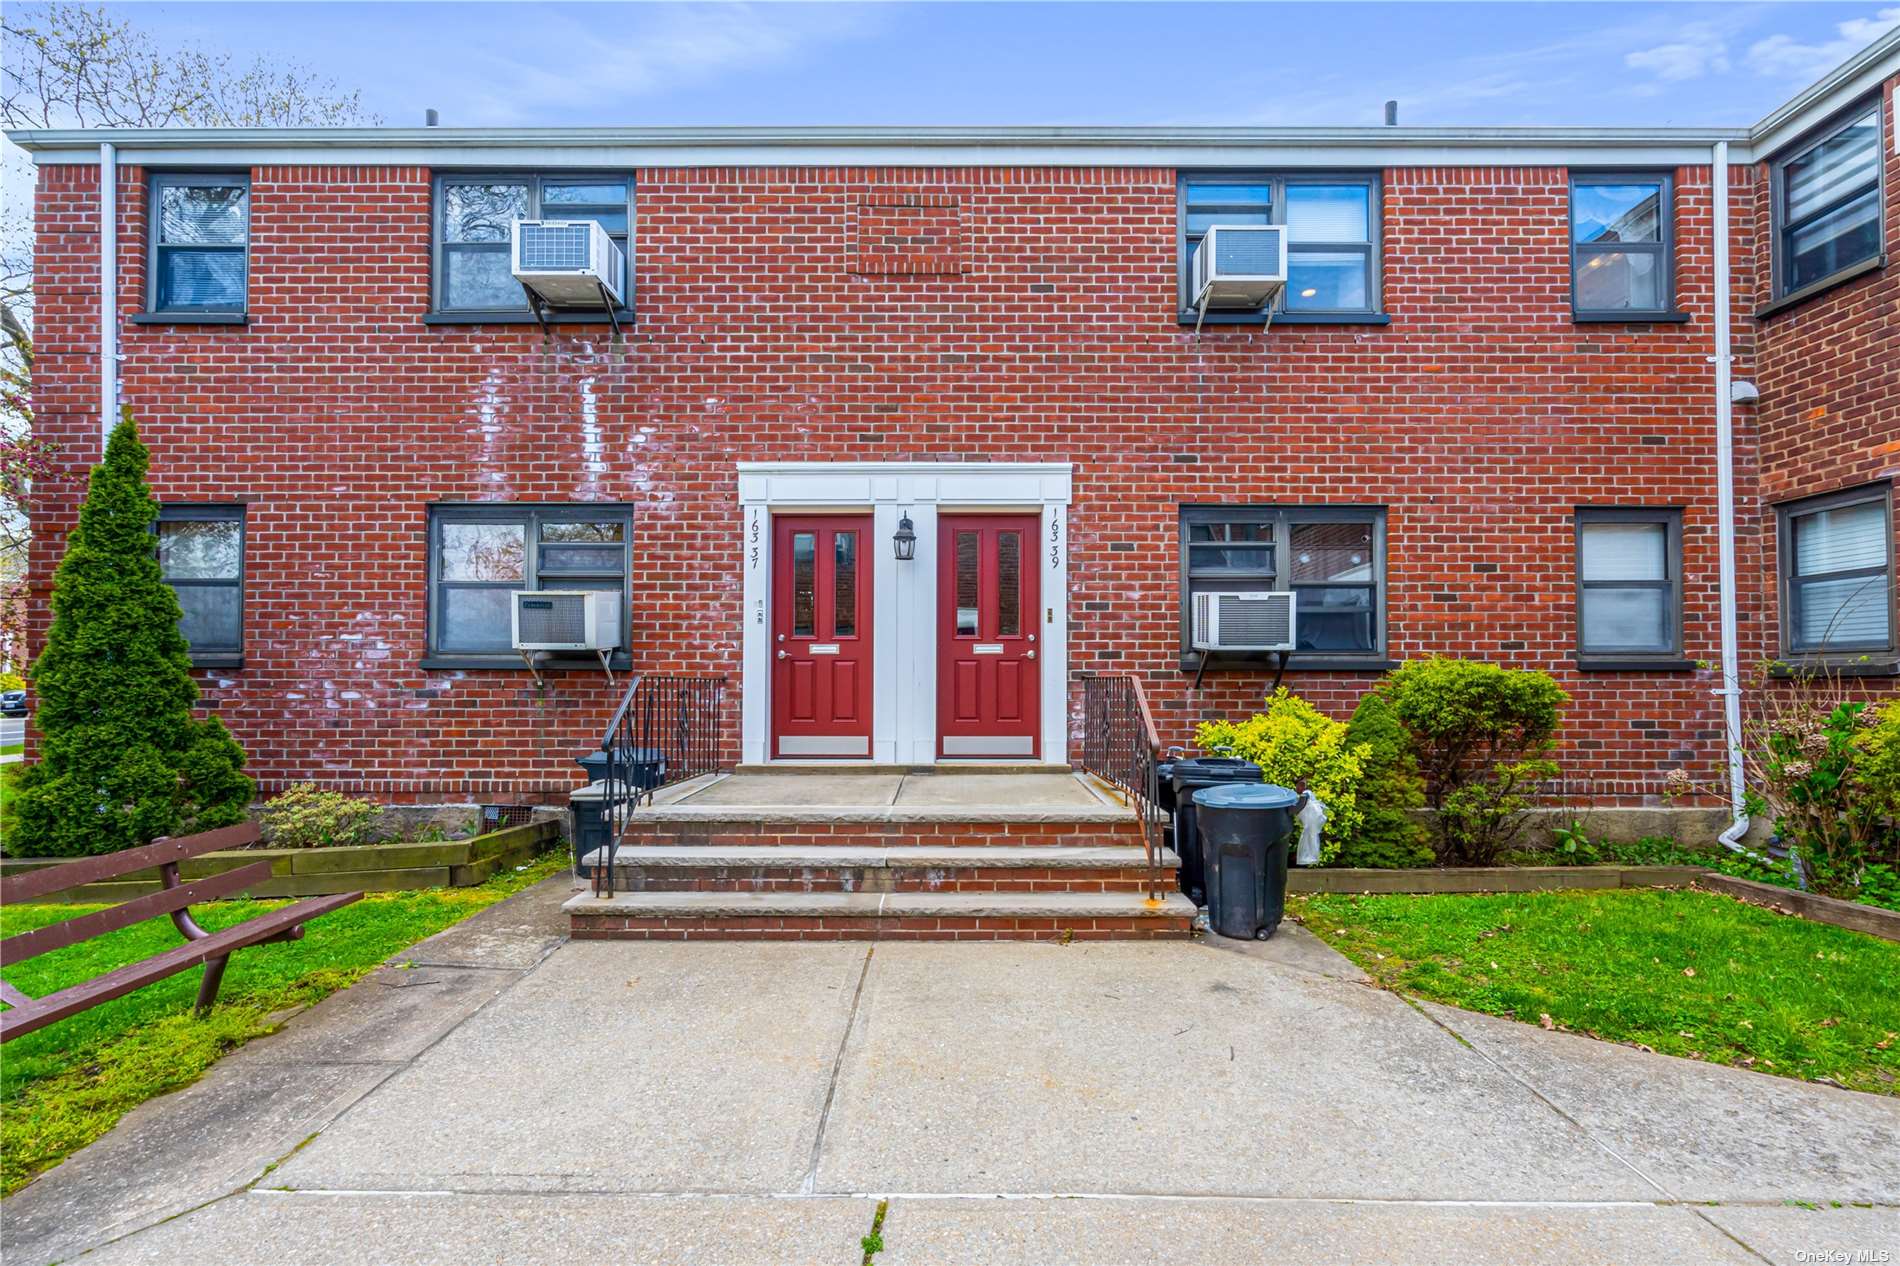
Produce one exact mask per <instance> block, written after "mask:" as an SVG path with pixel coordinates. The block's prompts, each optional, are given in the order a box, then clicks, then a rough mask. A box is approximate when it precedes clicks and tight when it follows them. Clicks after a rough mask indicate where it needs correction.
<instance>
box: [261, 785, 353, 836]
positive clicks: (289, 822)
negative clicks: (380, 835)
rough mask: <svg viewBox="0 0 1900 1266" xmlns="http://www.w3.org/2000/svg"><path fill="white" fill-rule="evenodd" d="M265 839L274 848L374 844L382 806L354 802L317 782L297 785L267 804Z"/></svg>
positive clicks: (265, 803) (263, 814) (349, 797)
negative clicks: (326, 789)
mask: <svg viewBox="0 0 1900 1266" xmlns="http://www.w3.org/2000/svg"><path fill="white" fill-rule="evenodd" d="M258 817H260V821H262V825H264V838H266V840H268V842H270V844H272V846H274V848H325V846H331V844H371V842H372V840H374V838H376V821H378V819H380V817H382V806H380V804H376V802H374V800H355V798H352V796H346V795H344V793H340V791H325V789H321V787H317V785H315V783H296V785H295V787H287V789H285V791H283V793H279V795H276V796H272V798H270V800H266V802H264V812H262V814H258Z"/></svg>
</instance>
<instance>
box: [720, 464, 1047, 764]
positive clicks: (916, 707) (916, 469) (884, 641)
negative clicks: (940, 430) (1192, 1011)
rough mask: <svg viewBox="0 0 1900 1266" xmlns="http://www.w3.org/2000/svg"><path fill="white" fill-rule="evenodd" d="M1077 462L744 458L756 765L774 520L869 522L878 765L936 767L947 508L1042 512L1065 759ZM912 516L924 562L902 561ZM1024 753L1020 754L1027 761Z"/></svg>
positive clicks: (743, 728) (763, 724)
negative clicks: (866, 518)
mask: <svg viewBox="0 0 1900 1266" xmlns="http://www.w3.org/2000/svg"><path fill="white" fill-rule="evenodd" d="M1074 469H1075V468H1074V466H1073V465H1072V464H1071V463H1069V462H740V463H739V465H738V475H739V507H740V525H741V526H740V531H741V533H742V534H743V541H742V543H741V555H742V558H743V566H744V568H745V577H744V581H745V588H744V593H745V628H744V631H743V635H742V637H741V639H740V640H741V644H742V647H743V655H742V668H741V674H740V683H739V695H740V707H739V713H740V745H741V754H742V759H743V760H744V762H745V763H746V764H748V765H762V764H765V763H766V762H767V761H768V760H769V759H770V755H771V741H770V740H771V713H772V704H771V684H770V673H771V667H772V646H771V638H772V632H771V631H772V613H771V605H770V603H771V575H772V523H771V517H772V516H773V515H774V514H799V513H805V514H813V513H854V512H855V513H867V512H868V513H869V514H870V515H871V517H872V524H871V540H870V541H869V542H868V543H867V547H868V548H869V549H870V550H871V551H872V553H871V558H872V566H873V568H874V569H875V570H874V571H873V573H872V585H871V593H872V603H873V607H874V610H873V612H872V620H871V627H872V630H873V638H872V661H871V681H872V691H871V751H870V758H871V759H872V760H873V761H876V762H878V763H880V764H898V765H930V764H935V763H936V760H937V654H936V649H937V635H936V627H937V625H936V618H937V515H938V512H939V510H940V509H942V510H959V511H963V510H979V511H980V510H997V511H1010V512H1015V513H1027V514H1035V515H1037V516H1038V517H1039V519H1040V521H1041V539H1040V541H1039V548H1038V551H1037V552H1038V556H1039V557H1040V558H1041V560H1042V576H1041V580H1042V586H1041V588H1042V606H1043V610H1042V611H1041V612H1040V613H1039V619H1040V631H1041V633H1042V639H1041V645H1042V657H1041V663H1042V677H1041V681H1040V685H1041V688H1042V726H1041V734H1042V750H1041V752H1040V753H1039V754H1038V755H1039V757H1040V759H1042V760H1044V761H1047V762H1050V763H1052V764H1066V763H1067V761H1068V744H1069V723H1068V702H1069V701H1068V678H1069V602H1068V594H1069V581H1068V576H1069V502H1070V496H1071V493H1072V489H1073V485H1074ZM905 514H909V515H910V519H911V522H912V524H913V525H914V526H915V528H916V532H917V556H916V557H915V558H913V559H911V560H910V561H908V562H901V563H900V562H898V561H897V559H896V557H895V555H894V553H893V551H892V549H891V547H890V539H891V535H892V534H893V533H894V532H896V531H897V521H898V519H900V518H901V517H903V516H904V515H905ZM1019 755H1020V754H1019Z"/></svg>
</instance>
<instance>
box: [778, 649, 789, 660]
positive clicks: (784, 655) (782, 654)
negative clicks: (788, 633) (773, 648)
mask: <svg viewBox="0 0 1900 1266" xmlns="http://www.w3.org/2000/svg"><path fill="white" fill-rule="evenodd" d="M778 657H779V658H780V659H790V658H791V657H792V653H791V652H790V651H787V650H781V651H779V653H778Z"/></svg>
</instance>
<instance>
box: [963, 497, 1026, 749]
mask: <svg viewBox="0 0 1900 1266" xmlns="http://www.w3.org/2000/svg"><path fill="white" fill-rule="evenodd" d="M937 522H938V525H939V526H938V547H937V576H938V590H937V751H938V754H939V755H940V756H944V757H949V758H953V759H954V758H969V757H998V758H1010V757H1014V758H1015V759H1018V760H1022V759H1027V758H1033V757H1034V756H1035V755H1036V750H1037V740H1038V738H1040V736H1041V728H1042V689H1041V684H1040V683H1041V680H1042V671H1041V668H1042V666H1041V661H1040V659H1039V650H1040V644H1039V643H1038V641H1037V638H1036V631H1037V627H1038V624H1037V617H1038V615H1039V613H1040V611H1041V605H1040V604H1041V593H1040V588H1039V586H1038V582H1037V577H1038V575H1039V574H1040V573H1039V571H1038V569H1037V566H1036V553H1035V550H1036V528H1037V523H1038V520H1037V519H1036V517H1035V516H1034V515H1029V516H1023V515H999V514H965V515H944V516H942V517H940V518H939V519H938V520H937Z"/></svg>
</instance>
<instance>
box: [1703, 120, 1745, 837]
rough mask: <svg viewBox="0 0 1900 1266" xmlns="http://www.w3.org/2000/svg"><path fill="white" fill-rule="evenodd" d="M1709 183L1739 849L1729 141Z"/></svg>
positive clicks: (1728, 711) (1730, 745)
mask: <svg viewBox="0 0 1900 1266" xmlns="http://www.w3.org/2000/svg"><path fill="white" fill-rule="evenodd" d="M1709 185H1710V190H1711V196H1712V197H1713V198H1714V200H1715V207H1714V211H1715V216H1714V220H1715V244H1714V245H1715V295H1714V303H1715V355H1714V356H1713V357H1711V359H1712V360H1714V362H1715V518H1716V541H1717V547H1716V548H1717V553H1718V555H1719V560H1720V561H1719V566H1720V568H1721V608H1722V685H1721V687H1720V689H1718V690H1717V691H1716V693H1717V694H1718V695H1720V696H1722V729H1723V735H1724V743H1725V750H1726V752H1727V755H1728V796H1729V812H1730V813H1731V814H1732V815H1733V817H1734V821H1733V822H1731V823H1730V824H1729V828H1728V829H1727V830H1726V831H1723V832H1722V834H1721V835H1720V836H1718V837H1717V838H1718V839H1719V840H1721V842H1722V843H1723V845H1725V846H1726V847H1728V848H1730V849H1733V850H1734V851H1735V852H1738V853H1746V852H1747V851H1748V850H1747V849H1746V848H1744V847H1743V846H1742V836H1744V835H1746V834H1747V833H1748V811H1747V809H1746V808H1744V806H1743V793H1744V791H1745V790H1746V787H1747V783H1746V781H1745V777H1744V773H1743V769H1742V683H1741V663H1740V659H1741V653H1740V650H1739V648H1738V647H1737V642H1738V640H1739V639H1738V637H1737V634H1736V628H1735V624H1736V618H1735V425H1734V423H1735V416H1734V414H1735V410H1734V397H1733V391H1734V386H1733V384H1734V378H1735V365H1734V357H1733V355H1732V350H1733V349H1732V346H1731V343H1730V340H1729V285H1730V277H1729V258H1728V248H1729V231H1728V142H1727V141H1717V142H1716V143H1715V153H1714V156H1713V158H1712V160H1711V166H1710V171H1709Z"/></svg>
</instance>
